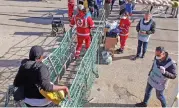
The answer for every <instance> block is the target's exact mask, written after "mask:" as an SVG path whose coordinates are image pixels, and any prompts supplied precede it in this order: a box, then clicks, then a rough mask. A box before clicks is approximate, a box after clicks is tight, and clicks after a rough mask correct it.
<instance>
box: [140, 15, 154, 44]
mask: <svg viewBox="0 0 179 108" xmlns="http://www.w3.org/2000/svg"><path fill="white" fill-rule="evenodd" d="M143 22H144V18H143V19H141V21H140V25H139V26H140V31H149V30H150V28H151V26H152V23H153V20H151V21H150V23H149V24H148V25H144V24H143ZM138 36H139V37H138V38H139V40H141V41H143V42H148V41H149V38H150V35H148V34H146V35H144V34H140V32H139V34H138Z"/></svg>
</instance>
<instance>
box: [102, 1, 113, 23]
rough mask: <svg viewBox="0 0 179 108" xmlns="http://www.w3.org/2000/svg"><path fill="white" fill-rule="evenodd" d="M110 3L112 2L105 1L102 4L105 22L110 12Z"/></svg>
mask: <svg viewBox="0 0 179 108" xmlns="http://www.w3.org/2000/svg"><path fill="white" fill-rule="evenodd" d="M111 2H112V0H105V2H104V10H105V19H106V20H107V19H108V17H109V14H110V10H111Z"/></svg>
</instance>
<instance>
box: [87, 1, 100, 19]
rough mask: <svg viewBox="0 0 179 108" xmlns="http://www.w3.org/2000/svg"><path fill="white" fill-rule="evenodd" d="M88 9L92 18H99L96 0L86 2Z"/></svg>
mask: <svg viewBox="0 0 179 108" xmlns="http://www.w3.org/2000/svg"><path fill="white" fill-rule="evenodd" d="M88 8H89V10H90V12H91V14H92V15H94V17H98V16H99V7H98V5H97V1H96V0H88Z"/></svg>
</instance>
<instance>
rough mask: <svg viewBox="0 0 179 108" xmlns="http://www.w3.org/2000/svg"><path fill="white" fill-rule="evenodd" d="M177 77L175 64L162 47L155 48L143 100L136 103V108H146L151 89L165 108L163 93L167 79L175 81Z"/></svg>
mask: <svg viewBox="0 0 179 108" xmlns="http://www.w3.org/2000/svg"><path fill="white" fill-rule="evenodd" d="M176 76H177V70H176V63H175V61H173V60H172V59H171V58H170V57H169V54H168V52H167V51H165V49H164V47H161V46H159V47H156V50H155V58H154V62H153V65H152V68H151V71H150V72H149V77H148V81H147V86H146V90H145V96H144V100H143V101H142V102H141V103H137V104H136V105H135V106H136V107H147V104H148V101H149V99H150V97H151V92H152V89H153V88H155V89H156V95H157V98H158V99H159V100H160V102H161V105H162V107H167V103H166V98H165V96H164V91H165V89H166V88H167V82H168V80H169V79H175V78H176Z"/></svg>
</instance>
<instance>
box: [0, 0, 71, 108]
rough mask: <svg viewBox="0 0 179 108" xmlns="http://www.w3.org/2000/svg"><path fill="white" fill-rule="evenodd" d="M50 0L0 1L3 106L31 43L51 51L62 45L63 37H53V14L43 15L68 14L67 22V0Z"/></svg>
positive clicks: (0, 90) (0, 58) (0, 99)
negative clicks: (60, 41)
mask: <svg viewBox="0 0 179 108" xmlns="http://www.w3.org/2000/svg"><path fill="white" fill-rule="evenodd" d="M49 1H50V2H38V0H0V16H1V17H0V21H1V22H0V34H1V36H0V40H1V42H0V49H1V51H0V104H1V105H0V106H2V104H3V103H2V102H1V101H3V97H4V93H5V92H6V89H7V87H8V85H9V84H10V83H12V81H13V79H14V75H15V74H16V72H17V67H18V66H19V65H20V61H21V60H22V59H24V58H27V57H28V52H29V49H30V48H31V46H33V45H41V46H43V47H44V48H45V50H46V54H48V53H49V52H52V50H54V48H56V47H58V45H59V39H60V37H50V31H51V25H50V23H51V19H50V17H48V15H45V16H44V17H43V18H42V17H41V16H43V15H44V14H48V13H49V12H50V13H52V14H60V13H64V15H65V23H66V24H67V20H68V19H67V0H64V1H63V2H61V1H57V0H49ZM58 9H60V11H59V10H58ZM66 27H68V26H66Z"/></svg>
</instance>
